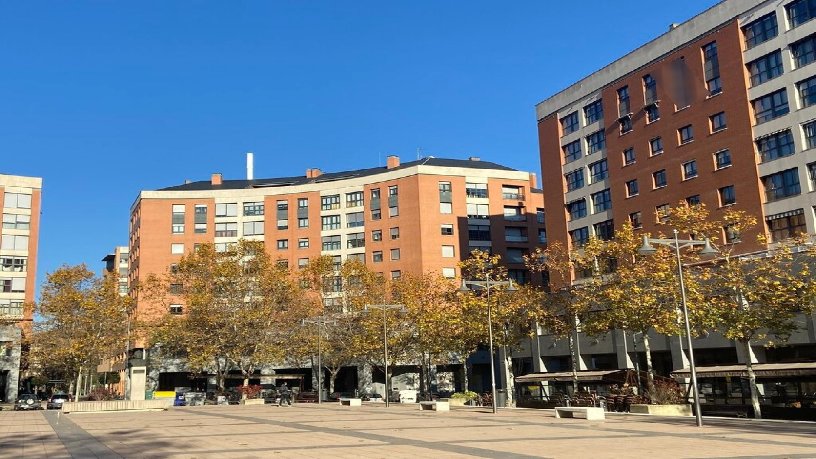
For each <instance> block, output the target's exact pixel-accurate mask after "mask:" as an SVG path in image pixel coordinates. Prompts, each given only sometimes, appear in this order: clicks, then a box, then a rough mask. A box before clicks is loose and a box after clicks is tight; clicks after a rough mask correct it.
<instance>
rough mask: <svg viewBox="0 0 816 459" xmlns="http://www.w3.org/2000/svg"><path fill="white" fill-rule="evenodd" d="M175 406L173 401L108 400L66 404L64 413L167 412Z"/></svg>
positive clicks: (63, 406) (63, 405)
mask: <svg viewBox="0 0 816 459" xmlns="http://www.w3.org/2000/svg"><path fill="white" fill-rule="evenodd" d="M171 406H173V400H172V399H158V400H107V401H98V402H64V403H63V404H62V412H63V413H95V412H103V411H132V410H139V411H143V410H167V409H168V408H170V407H171Z"/></svg>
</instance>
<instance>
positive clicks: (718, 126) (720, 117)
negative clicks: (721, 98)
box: [708, 112, 728, 133]
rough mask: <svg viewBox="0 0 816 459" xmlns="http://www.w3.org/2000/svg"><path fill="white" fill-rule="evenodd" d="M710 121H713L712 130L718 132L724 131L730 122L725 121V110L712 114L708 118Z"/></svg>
mask: <svg viewBox="0 0 816 459" xmlns="http://www.w3.org/2000/svg"><path fill="white" fill-rule="evenodd" d="M708 120H709V122H710V123H711V132H712V133H713V132H718V131H722V130H723V129H725V128H726V127H728V124H727V123H726V121H725V112H720V113H717V114H716V115H711V116H710V117H709V118H708Z"/></svg>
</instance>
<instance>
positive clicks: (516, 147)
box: [0, 0, 716, 279]
mask: <svg viewBox="0 0 816 459" xmlns="http://www.w3.org/2000/svg"><path fill="white" fill-rule="evenodd" d="M715 3H716V1H714V0H687V1H683V2H674V1H672V2H653V1H652V2H648V1H640V0H638V1H634V0H629V1H623V2H609V1H606V0H585V1H583V2H580V3H572V2H560V1H541V0H539V1H515V2H487V1H479V0H476V1H468V2H465V1H422V0H413V1H403V2H383V1H368V0H362V1H354V2H352V1H346V2H340V1H305V0H303V1H293V0H292V1H257V2H248V1H231V2H208V1H196V2H192V1H188V2H180V1H179V2H168V1H142V2H103V1H95V2H36V1H25V2H10V1H6V2H0V173H7V174H16V175H34V176H41V177H43V178H44V191H43V213H42V232H41V235H40V256H39V264H40V265H39V269H38V275H39V277H40V279H42V278H43V277H44V275H45V273H46V272H50V271H53V270H54V269H56V268H57V267H59V266H60V265H62V264H76V263H82V262H85V263H87V264H88V265H89V266H91V267H92V268H94V269H101V266H102V263H101V262H100V260H101V258H102V257H103V256H104V255H105V254H106V253H108V252H110V251H111V250H112V249H113V247H114V246H116V245H126V244H127V236H128V235H127V231H128V214H129V209H130V206H131V204H132V203H133V201H134V199H135V198H136V196H137V195H138V193H139V191H140V190H144V189H156V188H161V187H165V186H171V185H176V184H180V183H183V181H184V180H185V179H192V180H204V179H207V178H208V177H209V175H210V174H211V173H212V172H222V173H223V174H224V175H225V178H243V177H244V174H245V159H244V153H245V152H246V151H253V152H255V175H256V177H275V176H288V175H300V174H304V173H305V170H306V169H307V168H309V167H318V168H321V169H322V170H324V171H338V170H347V169H356V168H363V167H372V166H376V165H380V164H384V161H385V156H386V155H388V154H396V155H399V156H400V157H401V158H402V159H403V161H407V160H411V159H416V157H417V151H418V149H421V154H423V155H433V156H437V157H452V158H466V157H468V156H480V157H481V158H482V159H484V160H491V161H496V162H499V163H502V164H505V165H507V166H511V167H515V168H518V169H523V170H531V171H535V172H539V163H538V141H537V137H536V135H537V132H536V119H535V111H534V107H535V104H536V103H537V102H539V101H541V100H543V99H545V98H546V97H548V96H549V95H551V94H553V93H554V92H556V91H559V90H561V89H563V88H564V87H566V86H567V85H569V84H570V83H572V82H574V81H576V80H578V79H580V78H581V77H583V76H586V75H587V74H589V73H591V72H592V71H594V70H596V69H598V68H600V67H602V66H604V65H606V64H607V63H609V62H611V61H612V60H614V59H616V58H618V57H620V56H622V55H623V54H625V53H627V52H629V51H631V50H633V49H634V48H636V47H638V46H639V45H641V44H643V43H645V42H646V41H648V40H651V39H653V38H655V37H657V36H658V35H660V34H662V33H664V32H665V31H666V30H667V29H668V26H669V24H670V23H672V22H683V21H685V20H687V19H689V18H691V17H693V16H694V15H696V14H698V13H700V12H702V11H704V10H705V9H707V8H709V7H710V6H712V5H713V4H715ZM575 5H579V6H580V8H579V9H573V6H575Z"/></svg>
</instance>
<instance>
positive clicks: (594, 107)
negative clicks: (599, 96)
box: [584, 100, 603, 124]
mask: <svg viewBox="0 0 816 459" xmlns="http://www.w3.org/2000/svg"><path fill="white" fill-rule="evenodd" d="M584 118H585V119H586V124H591V123H596V122H598V121H600V120H602V119H603V101H601V100H596V101H595V102H592V103H591V104H589V105H587V106H585V107H584Z"/></svg>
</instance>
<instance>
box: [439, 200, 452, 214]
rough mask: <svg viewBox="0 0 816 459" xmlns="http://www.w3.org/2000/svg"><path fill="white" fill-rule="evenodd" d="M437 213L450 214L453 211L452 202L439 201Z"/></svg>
mask: <svg viewBox="0 0 816 459" xmlns="http://www.w3.org/2000/svg"><path fill="white" fill-rule="evenodd" d="M439 213H440V214H445V215H450V214H452V213H453V204H452V203H450V202H440V203H439Z"/></svg>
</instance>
